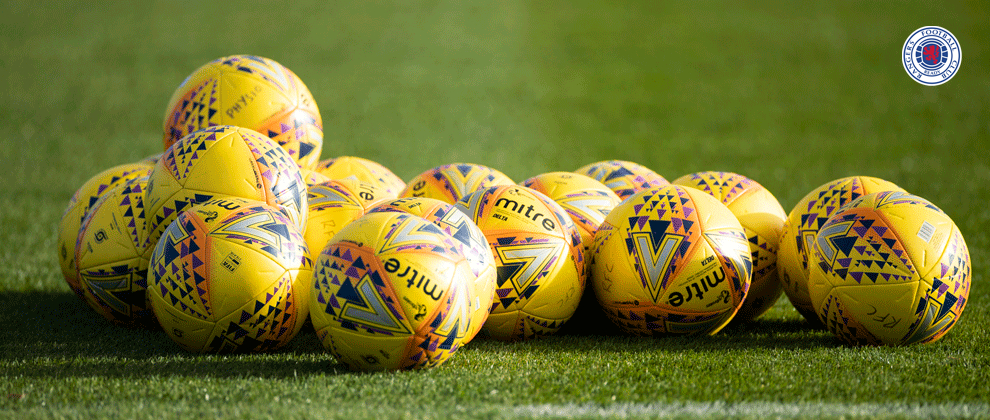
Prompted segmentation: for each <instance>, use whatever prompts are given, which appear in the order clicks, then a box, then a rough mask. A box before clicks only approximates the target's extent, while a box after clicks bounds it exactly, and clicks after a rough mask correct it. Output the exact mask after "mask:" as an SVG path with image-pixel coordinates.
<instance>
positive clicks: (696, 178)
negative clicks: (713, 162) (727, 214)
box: [690, 172, 760, 205]
mask: <svg viewBox="0 0 990 420" xmlns="http://www.w3.org/2000/svg"><path fill="white" fill-rule="evenodd" d="M690 180H691V181H692V182H693V183H694V185H695V186H696V187H697V188H698V189H700V190H702V191H704V192H706V193H708V194H709V195H711V196H713V197H715V198H718V199H719V201H721V202H722V203H723V204H726V205H728V204H729V203H731V202H732V201H733V200H735V199H736V198H738V197H739V196H740V195H741V194H742V193H744V192H746V191H748V190H749V189H750V188H753V187H759V185H760V184H757V183H756V182H754V181H753V180H751V179H749V178H746V177H744V176H741V175H739V174H734V173H731V172H699V173H693V174H691V175H690Z"/></svg>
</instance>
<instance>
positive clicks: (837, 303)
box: [818, 293, 882, 345]
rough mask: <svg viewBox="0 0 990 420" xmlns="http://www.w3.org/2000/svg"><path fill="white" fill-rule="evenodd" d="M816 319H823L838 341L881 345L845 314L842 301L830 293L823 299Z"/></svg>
mask: <svg viewBox="0 0 990 420" xmlns="http://www.w3.org/2000/svg"><path fill="white" fill-rule="evenodd" d="M818 318H819V319H823V320H824V322H825V327H826V328H828V330H829V331H831V332H832V333H833V334H835V335H836V337H838V338H839V339H840V340H842V341H845V342H846V343H850V344H873V345H878V344H881V343H882V341H880V339H879V338H877V337H876V336H875V335H873V334H872V333H870V332H869V331H867V330H866V327H863V325H862V324H860V323H859V321H856V319H855V318H853V317H851V316H849V315H847V314H846V308H845V306H844V305H843V304H842V301H841V300H840V299H839V298H838V297H837V296H836V295H835V294H832V293H829V295H828V296H827V297H826V298H825V302H824V303H823V304H822V308H821V311H819V313H818Z"/></svg>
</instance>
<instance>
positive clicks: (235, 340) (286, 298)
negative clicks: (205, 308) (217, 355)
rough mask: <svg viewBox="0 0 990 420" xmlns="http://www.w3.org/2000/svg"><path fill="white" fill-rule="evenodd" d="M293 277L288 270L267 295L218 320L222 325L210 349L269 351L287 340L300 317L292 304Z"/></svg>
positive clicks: (208, 348)
mask: <svg viewBox="0 0 990 420" xmlns="http://www.w3.org/2000/svg"><path fill="white" fill-rule="evenodd" d="M293 301H294V295H293V292H292V280H291V278H290V275H289V273H285V274H283V275H282V277H281V278H279V279H278V280H277V281H275V282H274V283H273V284H272V286H271V287H270V288H269V290H268V291H267V292H266V293H265V295H264V296H263V297H259V298H255V299H254V301H253V302H248V303H246V304H245V305H244V306H242V307H241V308H240V309H238V310H235V311H234V312H233V313H232V314H231V315H230V316H228V317H227V318H228V319H225V320H222V321H221V322H217V325H218V326H222V325H223V321H226V323H227V325H226V326H225V327H221V328H222V330H220V331H218V332H217V333H216V334H215V335H214V336H213V340H211V341H210V343H209V344H208V345H207V348H206V350H205V351H207V352H236V351H239V350H250V351H267V350H272V349H276V348H278V347H281V346H282V345H283V344H285V341H287V340H288V339H289V338H291V337H290V336H289V334H290V333H291V331H292V330H293V329H294V327H295V324H296V322H298V319H297V317H296V311H295V310H294V309H293V308H292V306H293Z"/></svg>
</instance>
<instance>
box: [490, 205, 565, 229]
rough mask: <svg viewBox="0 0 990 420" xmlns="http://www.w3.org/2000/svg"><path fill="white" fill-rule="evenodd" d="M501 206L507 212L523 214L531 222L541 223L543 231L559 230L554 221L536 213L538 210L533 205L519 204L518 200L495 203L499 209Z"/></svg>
mask: <svg viewBox="0 0 990 420" xmlns="http://www.w3.org/2000/svg"><path fill="white" fill-rule="evenodd" d="M499 206H502V208H504V209H506V210H509V211H512V212H515V213H518V214H521V215H523V217H527V218H529V219H530V220H532V221H534V222H537V223H539V224H540V225H541V226H543V229H546V230H547V232H553V231H554V230H556V229H557V224H556V223H554V222H553V220H551V219H548V218H547V217H546V216H544V215H543V213H540V212H536V213H534V210H536V208H535V207H533V205H532V204H530V205H528V206H526V205H522V204H519V202H518V201H516V200H510V199H508V198H499V199H498V200H496V201H495V207H499ZM540 219H543V220H542V222H541V221H540Z"/></svg>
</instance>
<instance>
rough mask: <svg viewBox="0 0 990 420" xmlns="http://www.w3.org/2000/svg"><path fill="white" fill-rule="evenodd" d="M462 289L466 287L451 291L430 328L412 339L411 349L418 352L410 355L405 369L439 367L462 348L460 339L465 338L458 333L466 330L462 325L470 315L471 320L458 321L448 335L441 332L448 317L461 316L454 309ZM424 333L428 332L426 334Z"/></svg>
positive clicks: (429, 325)
mask: <svg viewBox="0 0 990 420" xmlns="http://www.w3.org/2000/svg"><path fill="white" fill-rule="evenodd" d="M460 287H464V286H457V285H455V286H454V288H453V289H451V290H450V293H448V295H447V299H445V300H444V302H443V304H442V305H441V306H440V308H439V310H437V314H436V316H435V317H434V318H433V320H432V321H431V322H430V323H429V324H427V326H428V328H421V329H420V331H418V332H417V333H416V335H414V336H413V337H412V346H411V347H410V348H413V349H416V350H415V351H414V352H413V353H412V354H410V355H409V357H408V358H407V360H406V364H404V365H403V366H402V368H403V369H405V368H419V367H434V366H437V365H439V364H440V363H443V362H444V361H445V360H447V359H448V358H450V356H452V355H453V354H454V352H455V351H457V349H458V348H460V345H461V343H462V341H461V340H458V338H463V336H462V337H458V332H459V331H461V330H464V329H465V328H463V327H462V326H461V325H460V324H461V323H464V322H468V321H469V319H470V315H468V318H469V319H458V320H457V322H456V323H455V324H454V326H453V327H452V328H451V329H450V331H448V332H447V334H446V335H443V334H442V333H441V331H440V330H439V329H440V326H441V325H444V324H445V323H446V322H447V320H448V319H447V318H448V317H451V316H459V314H457V313H454V312H453V310H452V309H453V307H454V304H455V299H457V294H458V293H463V291H462V290H458V289H459V288H460ZM424 331H425V332H426V333H425V334H424Z"/></svg>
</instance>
